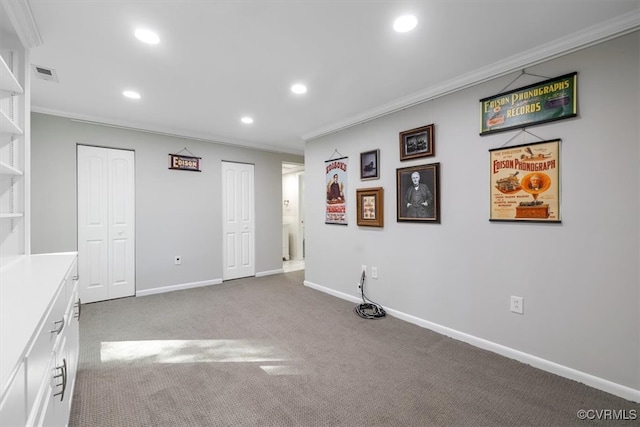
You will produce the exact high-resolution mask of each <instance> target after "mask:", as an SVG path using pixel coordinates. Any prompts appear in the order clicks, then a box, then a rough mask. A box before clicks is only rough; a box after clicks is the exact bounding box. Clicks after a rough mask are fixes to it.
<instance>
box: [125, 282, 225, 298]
mask: <svg viewBox="0 0 640 427" xmlns="http://www.w3.org/2000/svg"><path fill="white" fill-rule="evenodd" d="M220 283H222V279H211V280H203V281H201V282H191V283H182V284H179V285H170V286H162V287H160V288H152V289H142V290H138V291H136V296H137V297H143V296H146V295H154V294H163V293H165V292H173V291H181V290H183V289H191V288H200V287H202V286H209V285H219V284H220Z"/></svg>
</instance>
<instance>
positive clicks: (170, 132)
mask: <svg viewBox="0 0 640 427" xmlns="http://www.w3.org/2000/svg"><path fill="white" fill-rule="evenodd" d="M31 112H32V113H39V114H46V115H49V116H57V117H63V118H65V119H69V120H71V121H74V122H77V123H85V124H90V125H95V126H104V127H110V128H116V129H123V130H129V131H134V132H144V133H150V134H154V135H161V136H167V137H170V138H181V139H190V140H192V141H200V142H207V143H211V144H219V145H227V146H231V147H234V148H245V149H250V150H258V151H266V152H270V153H279V154H294V155H298V156H302V155H304V150H303V148H302V147H301V148H300V150H295V149H290V148H288V147H278V146H274V145H268V144H262V143H252V142H248V141H240V140H235V139H230V138H224V137H220V136H211V135H209V136H204V135H196V134H194V133H189V132H185V131H183V130H178V129H170V128H161V127H154V128H153V129H151V128H149V127H147V126H145V125H142V124H139V123H133V122H126V121H121V120H105V119H103V118H98V117H93V116H87V115H82V114H74V113H69V112H66V111H60V110H54V109H49V108H43V107H38V106H34V105H32V106H31ZM300 142H301V145H302V141H300Z"/></svg>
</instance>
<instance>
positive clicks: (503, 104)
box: [480, 72, 578, 135]
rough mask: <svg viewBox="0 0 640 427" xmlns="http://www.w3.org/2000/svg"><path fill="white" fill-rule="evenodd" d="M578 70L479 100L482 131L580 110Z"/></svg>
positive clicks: (561, 116)
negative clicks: (578, 101) (577, 97)
mask: <svg viewBox="0 0 640 427" xmlns="http://www.w3.org/2000/svg"><path fill="white" fill-rule="evenodd" d="M577 91H578V73H577V72H574V73H571V74H566V75H564V76H560V77H556V78H553V79H549V80H546V81H544V82H541V83H535V84H532V85H529V86H525V87H522V88H520V89H515V90H512V91H509V92H504V93H501V94H498V95H494V96H491V97H488V98H484V99H481V100H480V135H487V134H490V133H495V132H502V131H506V130H510V129H518V128H524V127H528V126H534V125H538V124H541V123H547V122H551V121H555V120H562V119H568V118H570V117H575V116H576V115H577V114H578V103H577V99H576V95H577Z"/></svg>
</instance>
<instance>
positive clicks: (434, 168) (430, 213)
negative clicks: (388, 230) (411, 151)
mask: <svg viewBox="0 0 640 427" xmlns="http://www.w3.org/2000/svg"><path fill="white" fill-rule="evenodd" d="M396 182H397V194H396V197H397V201H396V205H397V220H398V222H400V221H408V222H435V223H439V222H440V163H431V164H428V165H421V166H412V167H408V168H400V169H396Z"/></svg>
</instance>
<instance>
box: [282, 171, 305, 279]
mask: <svg viewBox="0 0 640 427" xmlns="http://www.w3.org/2000/svg"><path fill="white" fill-rule="evenodd" d="M304 257H305V253H304V164H299V163H288V162H283V163H282V269H283V271H284V272H285V273H288V272H290V271H297V270H304Z"/></svg>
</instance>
